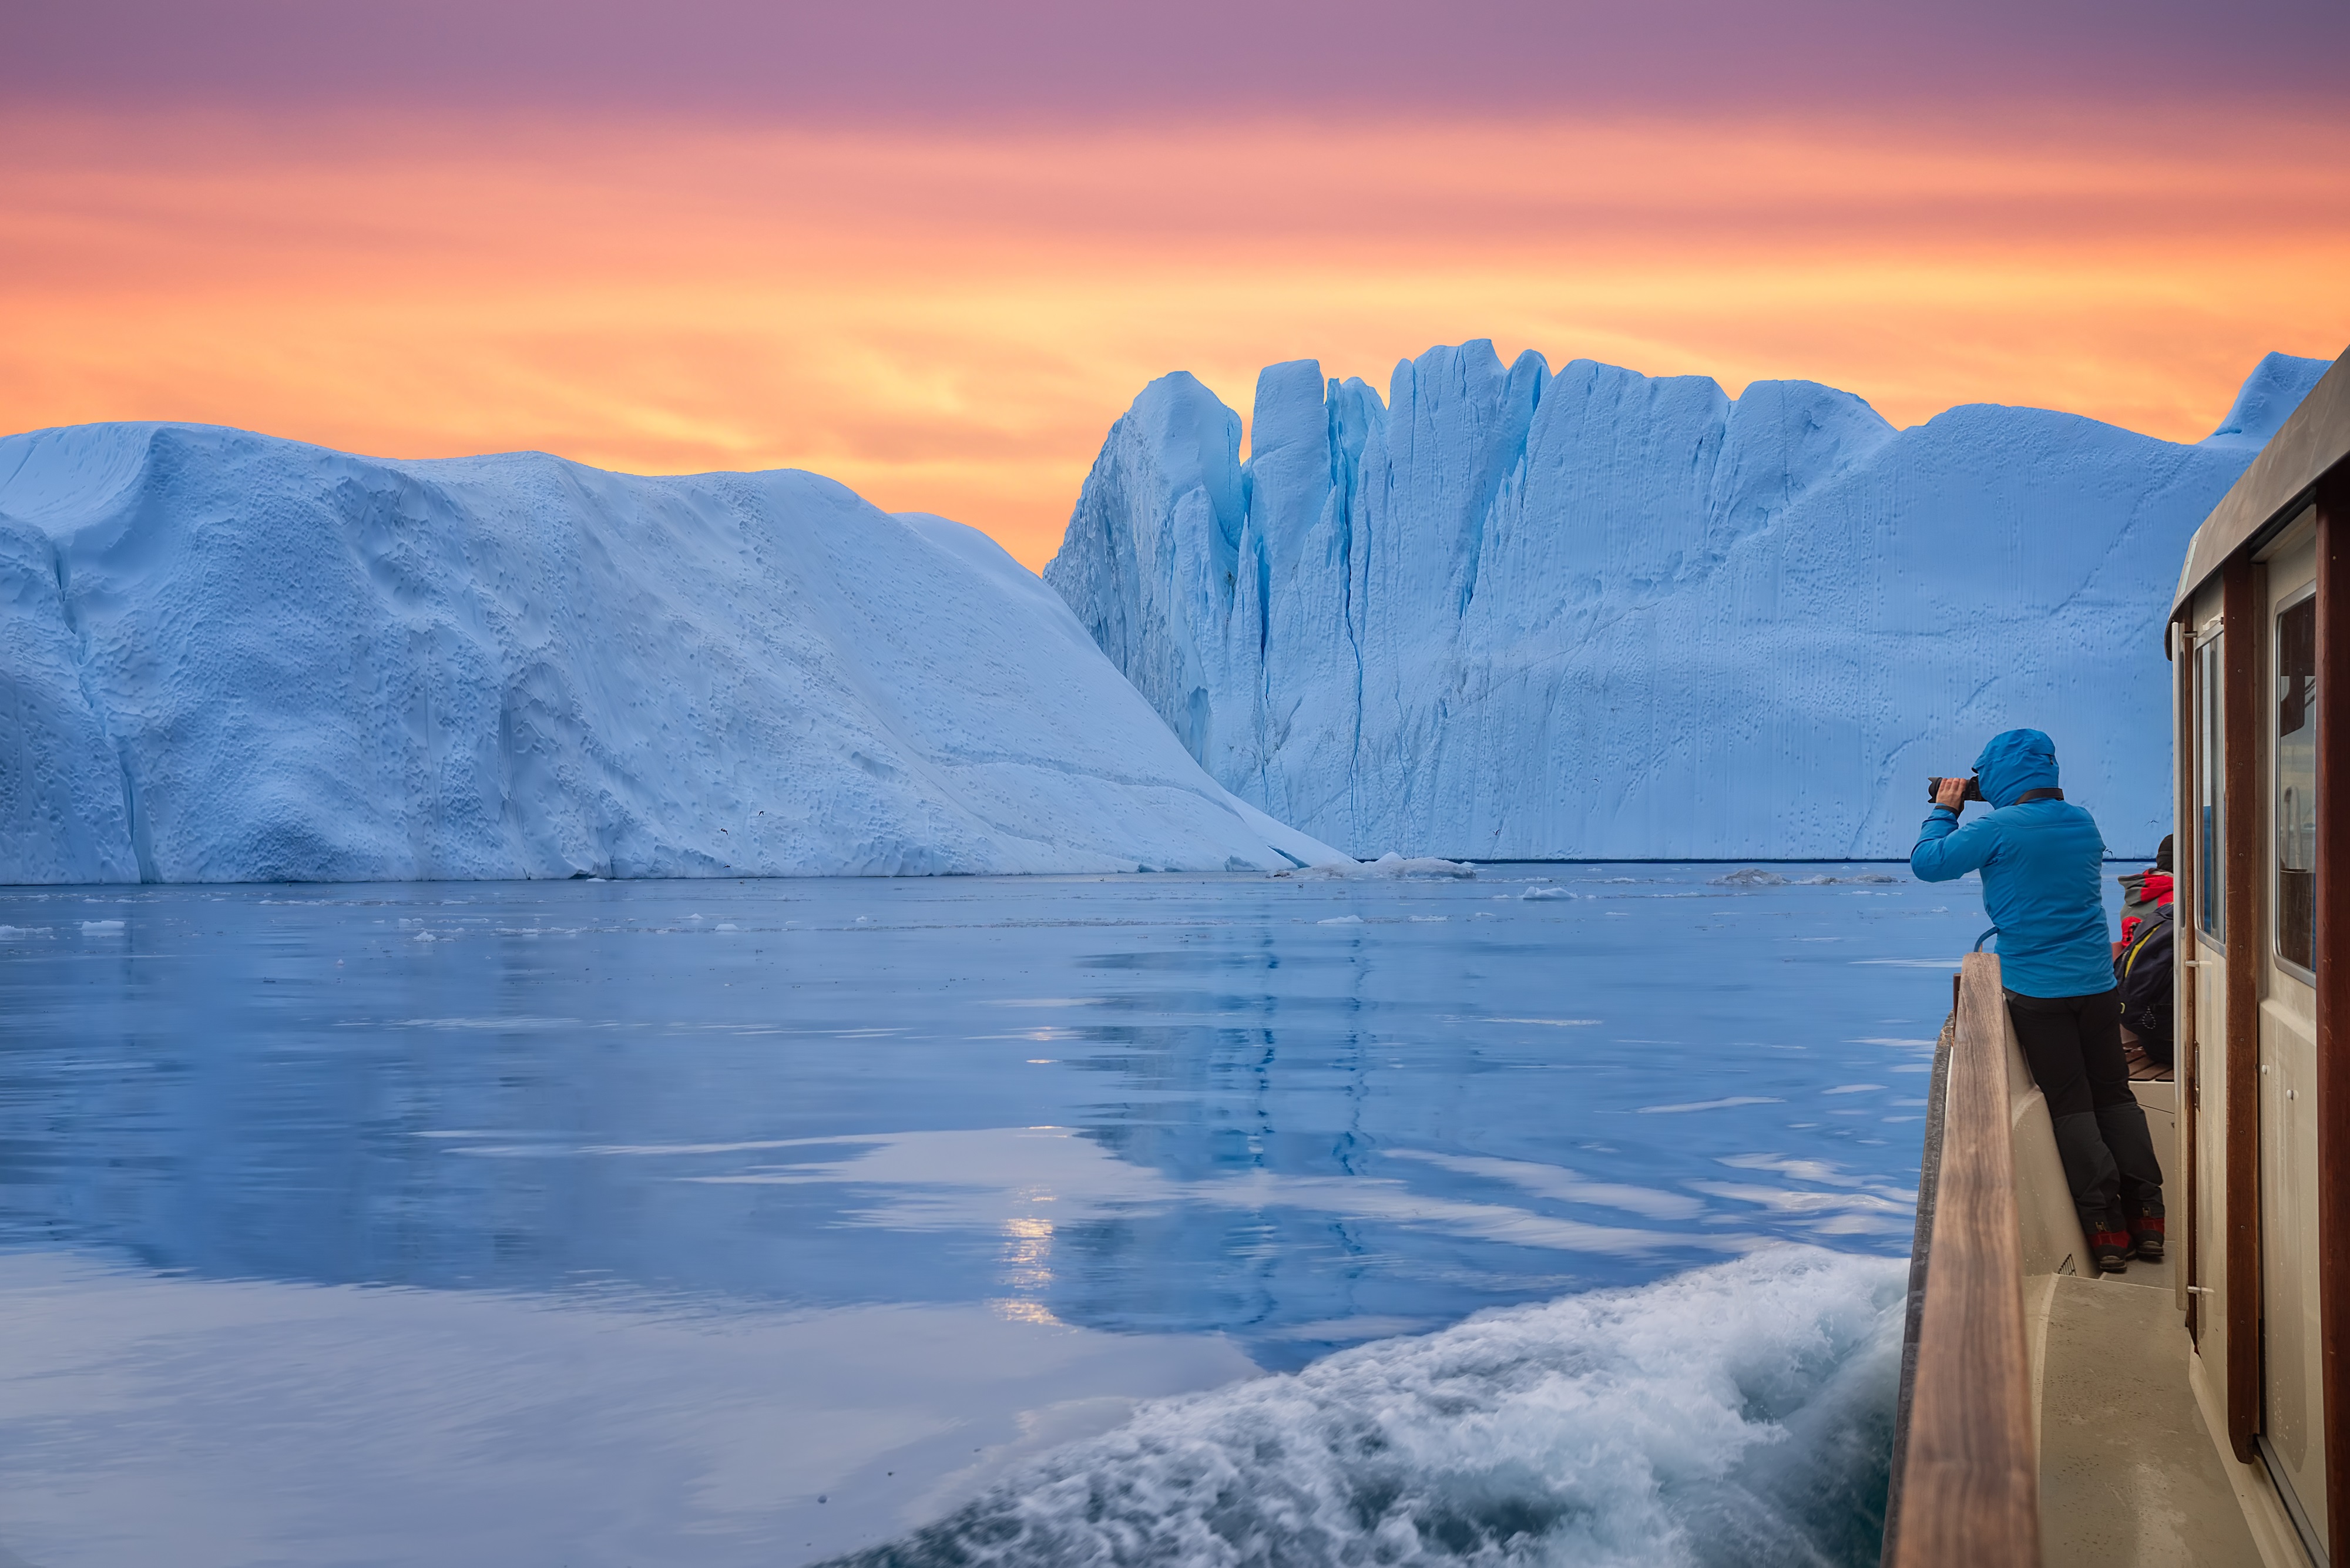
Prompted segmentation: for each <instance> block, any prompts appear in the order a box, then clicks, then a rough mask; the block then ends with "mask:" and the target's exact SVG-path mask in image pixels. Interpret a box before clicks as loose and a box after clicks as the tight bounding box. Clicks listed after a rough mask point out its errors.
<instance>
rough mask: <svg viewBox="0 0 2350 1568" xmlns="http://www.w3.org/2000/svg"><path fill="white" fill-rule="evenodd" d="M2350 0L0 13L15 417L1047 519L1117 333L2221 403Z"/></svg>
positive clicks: (2307, 252) (1062, 494)
mask: <svg viewBox="0 0 2350 1568" xmlns="http://www.w3.org/2000/svg"><path fill="white" fill-rule="evenodd" d="M2345 62H2350V6H2345V5H2342V4H2341V3H2340V0H2309V3H2306V4H2292V5H2261V4H2252V5H2241V6H2235V7H2220V6H2218V5H2180V4H2174V3H2169V0H2148V3H2140V4H2135V5H2116V4H2106V3H2103V0H2099V3H2095V4H2080V5H2062V4H2060V5H2048V4H2046V0H2040V3H2039V4H2034V5H2023V4H2018V3H2012V0H1994V3H1990V4H1972V5H1965V6H1955V5H1946V6H1941V7H1932V8H1929V7H1926V6H1921V5H1896V4H1889V3H1887V0H1875V3H1872V4H1829V5H1821V4H1810V5H1776V6H1756V5H1735V4H1731V3H1729V0H1684V3H1667V4H1659V5H1641V6H1629V5H1620V4H1617V5H1604V6H1603V5H1588V4H1581V3H1550V4H1536V3H1534V0H1525V3H1485V4H1451V5H1412V6H1406V5H1396V4H1376V3H1374V4H1363V3H1357V4H1350V5H1344V6H1339V5H1297V4H1285V3H1284V0H1263V3H1261V4H1255V5H1243V4H1238V3H1235V0H1203V3H1201V4H1195V5H1187V6H1171V5H1170V6H1159V7H1152V8H1147V9H1146V8H1140V7H1129V6H1120V5H1110V4H1076V3H1074V0H1071V3H1063V4H1024V5H1003V6H995V7H988V6H983V5H968V4H966V5H950V4H946V3H945V0H913V3H910V4H903V5H891V6H881V5H865V6H856V7H852V6H848V5H835V6H832V7H828V8H826V9H824V10H821V11H819V10H817V9H816V8H814V7H808V6H799V5H790V4H769V5H759V4H752V3H749V0H675V3H671V4H664V5H658V6H656V5H649V4H619V3H615V0H604V3H601V4H598V3H572V4H564V5H556V4H554V3H552V0H469V3H462V4H461V3H458V0H429V3H426V4H411V5H385V4H374V5H359V4H353V3H349V0H244V3H242V4H208V3H204V0H182V3H172V0H78V3H77V4H75V5H53V6H30V5H26V6H13V7H8V8H7V15H6V16H0V151H5V158H0V323H4V324H5V330H0V430H24V429H30V428H34V427H37V426H43V425H52V424H63V423H71V422H77V421H90V420H109V419H186V420H200V421H213V422H218V423H225V424H234V425H242V426H246V427H249V428H252V429H256V430H263V431H271V432H273V433H276V434H280V435H287V436H295V437H299V438H302V439H305V440H309V441H322V442H325V443H327V444H329V445H333V446H338V447H342V448H346V449H349V450H354V451H359V452H371V453H379V454H383V455H391V456H445V455H452V454H458V453H465V452H486V451H499V450H506V449H512V448H519V447H533V448H540V449H544V450H546V451H551V452H560V453H562V454H564V455H566V456H569V457H574V458H577V459H580V460H582V461H585V462H593V463H598V464H602V465H605V466H608V467H614V468H622V469H629V470H634V471H638V472H681V471H689V470H699V469H710V468H764V467H775V466H793V467H804V468H811V469H815V470H817V471H818V472H825V473H828V474H831V475H833V476H834V477H836V478H838V479H840V480H842V481H844V482H846V483H849V484H851V485H853V486H855V487H856V488H857V489H858V490H859V491H861V492H863V493H865V494H867V495H868V496H869V497H871V498H872V499H873V500H874V501H876V502H878V503H879V504H882V505H884V506H887V507H889V508H891V509H900V510H901V509H910V508H920V509H923V510H928V511H936V512H941V513H944V514H948V515H951V516H956V517H960V518H962V519H963V520H965V521H968V522H971V523H974V524H979V525H980V526H982V527H984V528H986V529H987V530H988V531H989V532H991V533H992V534H993V535H995V536H996V537H997V538H999V539H1001V540H1003V543H1004V544H1005V545H1007V546H1008V547H1009V548H1011V549H1012V550H1013V552H1014V554H1015V555H1017V556H1020V557H1021V558H1022V559H1023V560H1024V561H1026V562H1028V563H1029V564H1030V565H1032V566H1035V565H1041V564H1042V562H1043V561H1044V560H1045V558H1046V557H1047V556H1050V554H1051V553H1052V551H1053V549H1054V548H1055V546H1056V545H1057V544H1058V542H1059V537H1060V533H1061V529H1062V526H1063V524H1064V523H1065V522H1066V519H1067V516H1068V512H1069V508H1070V505H1071V504H1072V502H1073V501H1074V500H1075V498H1076V490H1077V485H1078V483H1079V482H1080V481H1081V480H1082V479H1083V477H1084V474H1085V472H1086V468H1087V464H1088V463H1089V462H1091V460H1092V457H1093V454H1094V452H1095V450H1096V449H1097V447H1098V445H1099V444H1100V441H1101V438H1102V435H1103V432H1104V431H1106V430H1107V427H1108V425H1109V423H1110V421H1112V420H1114V419H1115V418H1116V417H1117V416H1118V413H1119V412H1121V411H1122V410H1124V409H1125V407H1126V405H1127V404H1128V402H1129V401H1130V400H1131V399H1132V398H1133V396H1134V394H1135V393H1136V392H1137V391H1138V390H1139V389H1140V387H1141V386H1142V384H1143V382H1145V381H1146V380H1148V379H1149V378H1151V377H1152V376H1155V375H1159V374H1161V373H1163V372H1165V371H1168V370H1170V369H1190V370H1192V371H1195V372H1196V373H1198V374H1199V375H1200V376H1201V378H1202V379H1205V380H1206V381H1208V382H1209V383H1210V384H1211V386H1213V387H1214V388H1215V389H1217V390H1218V391H1219V392H1220V393H1221V394H1222V396H1223V397H1224V398H1225V400H1227V401H1228V402H1231V403H1232V404H1233V405H1234V406H1235V407H1236V408H1238V409H1240V410H1241V411H1242V412H1243V414H1245V413H1246V412H1247V408H1248V399H1249V395H1250V391H1251V389H1252V386H1253V380H1254V376H1255V371H1256V369H1257V368H1258V367H1259V366H1261V365H1263V364H1264V363H1266V362H1268V361H1272V360H1277V359H1287V358H1306V357H1312V358H1319V359H1320V360H1321V361H1322V362H1323V366H1324V368H1325V369H1326V370H1327V371H1329V372H1330V373H1333V374H1340V375H1359V376H1363V377H1365V378H1366V379H1369V380H1370V381H1372V382H1373V384H1374V385H1376V386H1378V387H1379V388H1381V389H1385V387H1386V385H1387V379H1388V372H1389V370H1390V369H1391V368H1392V366H1393V364H1394V362H1395V361H1396V359H1397V358H1400V357H1405V356H1409V355H1412V354H1416V353H1418V352H1419V350H1421V349H1423V348H1427V347H1429V346H1430V345H1431V344H1435V343H1449V342H1459V341H1461V340H1463V339H1466V338H1471V337H1492V338H1493V339H1494V340H1495V341H1496V343H1497V345H1498V347H1499V348H1501V350H1502V352H1503V355H1504V357H1507V356H1509V355H1512V354H1514V353H1516V352H1517V351H1518V350H1519V349H1521V348H1536V349H1539V350H1541V351H1542V352H1543V353H1544V355H1546V356H1547V357H1548V358H1550V360H1551V362H1552V364H1553V365H1554V366H1556V365H1559V364H1563V363H1565V361H1566V360H1568V359H1571V358H1577V357H1589V358H1599V359H1604V360H1608V361H1612V362H1614V363H1617V364H1622V365H1628V366H1630V367H1632V368H1634V369H1639V370H1644V371H1648V372H1650V373H1652V374H1663V373H1692V372H1693V373H1700V374H1707V375H1711V376H1714V377H1717V378H1719V379H1721V381H1722V382H1723V383H1724V384H1725V385H1726V386H1727V387H1728V388H1729V389H1731V391H1732V392H1736V391H1737V390H1739V389H1742V387H1743V386H1744V385H1745V383H1746V382H1748V381H1749V380H1751V379H1756V378H1762V377H1806V378H1810V379H1816V380H1822V381H1826V382H1830V383H1832V384H1834V385H1836V386H1840V387H1845V388H1848V389H1851V390H1853V391H1856V392H1858V393H1860V394H1861V395H1862V396H1864V397H1866V398H1867V399H1869V400H1870V401H1872V402H1873V403H1875V404H1876V405H1877V408H1878V409H1879V410H1882V411H1883V412H1884V413H1885V414H1886V415H1887V417H1888V418H1890V419H1892V420H1893V421H1895V422H1897V423H1902V424H1908V423H1914V422H1916V421H1921V420H1924V419H1927V418H1929V417H1930V416H1931V415H1932V414H1934V413H1936V412H1938V411H1939V410H1942V409H1944V408H1947V407H1950V405H1952V404H1955V403H1961V402H1969V401H1985V400H1988V401H2000V402H2014V403H2033V404H2040V405H2043V406H2049V407H2055V408H2063V409H2070V410H2077V411H2079V412H2083V413H2086V414H2091V415H2094V416H2095V417H2097V418H2101V419H2106V420H2111V421H2115V422H2116V423H2119V424H2123V425H2126V426H2128V427H2130V428H2132V429H2137V430H2141V431H2148V432H2151V433H2154V434H2158V435H2162V436H2166V437H2170V438H2174V439H2184V440H2193V439H2196V438H2199V437H2200V436H2202V435H2203V434H2205V433H2207V432H2208V431H2210V428H2211V427H2212V425H2213V424H2214V423H2216V422H2217V421H2218V419H2219V417H2220V414H2221V412H2222V411H2223V410H2225V408H2226V406H2227V403H2228V400H2229V399H2230V396H2231V395H2232V393H2233V391H2234V389H2235V386H2236V383H2237V382H2238V381H2239V380H2241V378H2242V377H2243V375H2244V373H2245V372H2246V371H2247V370H2249V369H2251V365H2252V363H2253V362H2254V361H2255V360H2256V359H2257V358H2259V357H2260V356H2261V355H2262V353H2264V352H2266V351H2268V350H2269V349H2272V348H2279V349H2283V350H2286V351H2288V352H2292V353H2296V354H2304V355H2313V356H2324V357H2329V358H2330V357H2332V356H2333V355H2335V354H2337V353H2339V352H2341V351H2342V349H2343V348H2344V347H2345V344H2350V110H2345V108H2344V100H2343V98H2342V93H2341V85H2340V84H2341V81H2342V78H2343V71H2344V68H2345Z"/></svg>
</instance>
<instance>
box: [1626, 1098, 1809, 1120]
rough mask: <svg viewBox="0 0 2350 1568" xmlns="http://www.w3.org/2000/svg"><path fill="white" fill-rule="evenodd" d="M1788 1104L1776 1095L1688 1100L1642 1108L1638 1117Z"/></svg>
mask: <svg viewBox="0 0 2350 1568" xmlns="http://www.w3.org/2000/svg"><path fill="white" fill-rule="evenodd" d="M1784 1104H1786V1102H1785V1101H1784V1100H1782V1099H1780V1098H1779V1097H1778V1096H1775V1095H1731V1096H1727V1097H1725V1098H1723V1099H1719V1100H1688V1101H1685V1102H1683V1103H1682V1104H1680V1105H1678V1106H1641V1107H1640V1108H1639V1111H1638V1115H1640V1116H1676V1115H1679V1113H1680V1112H1682V1111H1726V1110H1728V1109H1730V1108H1731V1106H1782V1105H1784Z"/></svg>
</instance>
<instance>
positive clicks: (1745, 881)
mask: <svg viewBox="0 0 2350 1568" xmlns="http://www.w3.org/2000/svg"><path fill="white" fill-rule="evenodd" d="M1786 885H1787V879H1786V878H1785V877H1782V876H1780V875H1779V874H1778V873H1777V872H1776V871H1765V870H1763V867H1760V866H1749V867H1746V869H1744V870H1743V871H1731V872H1726V873H1724V874H1723V875H1721V876H1720V877H1714V878H1713V881H1712V886H1714V887H1716V888H1783V887H1785V886H1786Z"/></svg>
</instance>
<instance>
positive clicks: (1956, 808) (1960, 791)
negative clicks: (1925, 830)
mask: <svg viewBox="0 0 2350 1568" xmlns="http://www.w3.org/2000/svg"><path fill="white" fill-rule="evenodd" d="M1934 804H1935V805H1947V806H1949V807H1950V810H1951V811H1953V812H1956V813H1964V812H1965V810H1966V809H1967V781H1966V780H1964V779H1944V780H1943V781H1942V787H1941V788H1939V789H1938V790H1936V791H1935V792H1934Z"/></svg>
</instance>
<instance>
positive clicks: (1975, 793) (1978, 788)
mask: <svg viewBox="0 0 2350 1568" xmlns="http://www.w3.org/2000/svg"><path fill="white" fill-rule="evenodd" d="M1941 792H1942V781H1941V780H1940V779H1936V778H1929V779H1928V780H1927V781H1926V798H1927V799H1928V800H1931V799H1933V798H1934V797H1935V796H1936V795H1938V794H1940V793H1941ZM1966 798H1967V799H1969V800H1981V799H1982V798H1983V792H1982V779H1981V776H1980V775H1979V774H1968V775H1967V794H1966Z"/></svg>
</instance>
